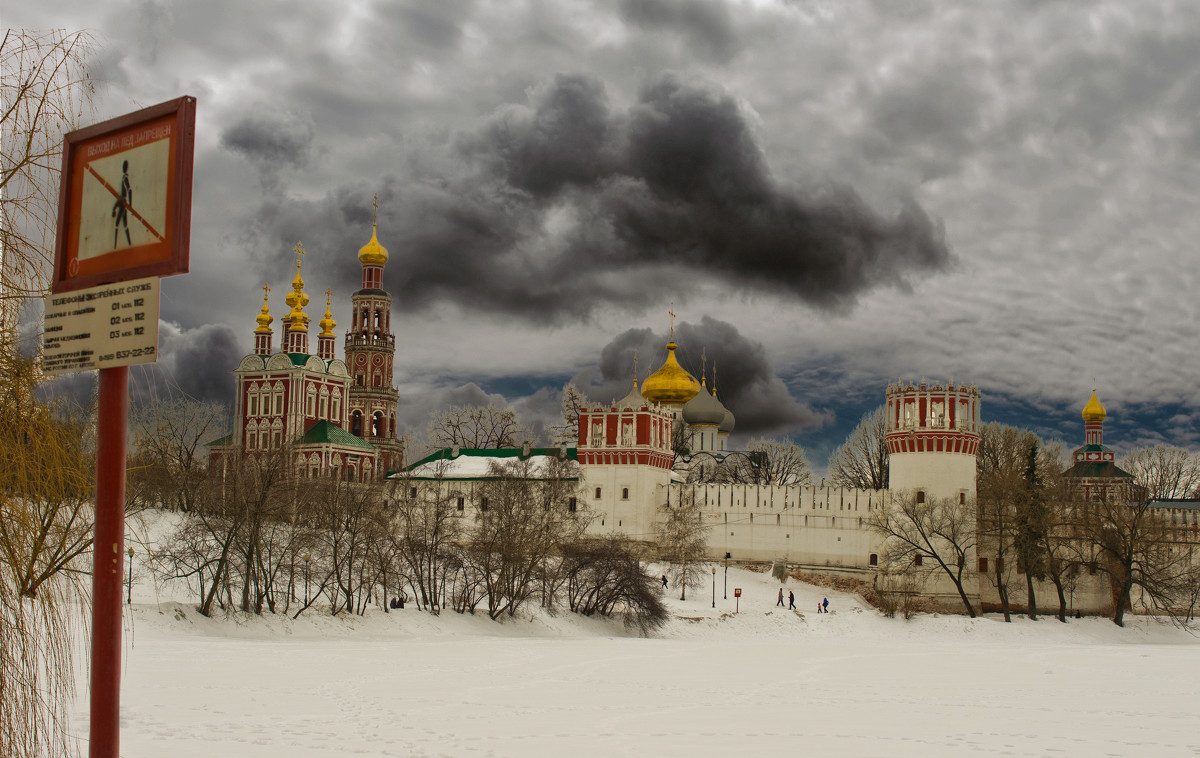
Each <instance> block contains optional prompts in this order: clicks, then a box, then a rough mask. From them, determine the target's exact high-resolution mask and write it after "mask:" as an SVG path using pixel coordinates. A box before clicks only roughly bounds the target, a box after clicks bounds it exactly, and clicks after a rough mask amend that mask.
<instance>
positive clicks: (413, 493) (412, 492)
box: [408, 487, 417, 497]
mask: <svg viewBox="0 0 1200 758" xmlns="http://www.w3.org/2000/svg"><path fill="white" fill-rule="evenodd" d="M408 496H409V497H416V496H417V488H416V487H409V488H408Z"/></svg>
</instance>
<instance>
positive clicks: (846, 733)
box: [76, 569, 1200, 758]
mask: <svg viewBox="0 0 1200 758" xmlns="http://www.w3.org/2000/svg"><path fill="white" fill-rule="evenodd" d="M721 579H722V576H721V575H720V574H718V576H717V608H716V609H715V610H714V609H713V608H712V607H711V605H712V595H711V589H710V587H707V586H706V587H704V588H703V589H702V590H700V591H699V592H697V593H696V594H695V595H694V596H689V598H688V600H687V602H678V600H677V599H676V600H674V601H672V608H673V610H674V612H675V614H676V618H675V619H674V620H672V621H671V622H670V623H669V625H668V626H667V627H666V628H665V629H663V630H662V631H661V632H660V633H659V634H658V635H657V636H656V637H655V638H652V639H642V638H637V637H631V636H629V635H627V634H626V632H625V630H624V629H623V628H622V626H621V625H620V624H619V623H612V622H608V621H601V620H594V619H581V618H578V617H575V616H573V615H572V614H560V615H558V616H555V617H546V616H535V617H533V618H529V617H526V618H524V619H521V620H515V621H514V620H510V621H508V622H506V623H496V622H492V621H489V620H488V619H487V618H486V616H482V617H481V616H476V617H471V616H460V615H458V614H454V613H447V614H444V615H442V616H440V617H436V618H435V617H432V616H430V615H428V614H425V613H421V612H416V611H413V610H411V609H406V610H404V611H399V612H393V613H390V614H384V613H382V612H381V611H380V612H375V613H372V614H368V615H367V616H365V617H348V618H339V619H333V618H329V617H327V616H316V615H314V616H312V617H306V618H303V619H301V620H299V621H291V620H290V619H283V618H278V617H276V618H252V619H246V618H244V617H239V618H237V619H206V618H204V617H202V616H200V615H199V614H197V613H195V612H194V611H193V610H192V609H191V607H190V606H189V605H186V604H185V603H179V602H174V599H171V598H165V597H163V596H162V595H161V588H159V589H156V588H155V587H154V586H153V584H152V582H151V581H150V580H149V578H148V577H142V578H141V579H139V580H136V581H135V587H134V600H135V602H134V605H133V607H132V612H131V613H130V614H129V615H128V617H127V627H126V628H127V640H128V644H127V647H126V673H125V679H124V684H123V699H122V719H121V730H122V731H121V740H122V751H121V752H122V755H123V756H125V757H126V758H158V757H159V756H172V757H173V758H191V757H196V758H200V757H201V756H202V757H203V758H211V757H212V756H255V757H257V758H266V757H267V756H270V757H271V758H276V757H281V758H282V757H286V758H310V757H311V758H317V757H322V758H323V757H327V756H347V755H366V756H531V757H537V756H555V757H557V756H563V755H567V756H601V755H605V756H612V755H619V756H742V755H767V754H780V755H786V754H791V753H793V752H795V753H805V754H818V755H835V756H888V757H889V758H905V757H907V756H961V755H971V754H976V755H1015V756H1030V755H1038V756H1197V755H1200V639H1197V638H1195V637H1193V636H1191V635H1189V634H1188V633H1186V632H1183V631H1180V630H1178V629H1175V628H1173V627H1170V626H1168V625H1165V624H1160V623H1156V622H1154V621H1152V620H1148V619H1144V618H1135V619H1132V620H1131V624H1130V626H1129V627H1127V628H1125V629H1119V628H1117V627H1116V626H1114V625H1113V624H1112V623H1111V622H1109V621H1107V620H1104V619H1084V620H1082V621H1072V622H1071V623H1070V624H1068V625H1063V624H1060V623H1058V622H1057V621H1055V620H1053V619H1045V620H1042V621H1038V622H1030V621H1027V620H1020V621H1016V622H1015V623H1013V624H1004V623H1002V622H1001V621H1000V620H998V619H995V618H990V617H989V618H986V619H979V620H974V621H971V620H968V619H966V618H960V617H954V616H925V617H918V618H916V619H914V620H912V621H909V622H904V621H902V620H899V619H886V618H883V617H881V616H879V615H878V614H877V613H876V612H875V611H874V610H872V609H871V608H869V607H866V606H864V605H863V604H861V603H860V602H858V601H857V600H856V599H855V598H854V597H853V596H850V595H843V594H839V593H826V592H825V591H824V590H822V589H820V588H817V587H812V586H808V585H803V584H797V583H795V582H790V583H789V584H788V588H789V589H791V590H793V591H794V592H795V593H796V598H797V600H796V602H797V605H798V606H799V607H800V608H801V609H802V612H789V611H785V610H783V609H782V608H776V607H774V604H775V598H776V592H777V590H778V586H779V585H778V584H776V583H774V582H773V581H772V580H771V579H770V578H769V577H768V576H765V575H763V574H756V573H753V572H750V571H743V570H736V569H731V570H730V572H729V599H728V600H724V599H723V598H722V584H721ZM734 587H742V588H743V590H744V594H743V597H742V599H741V604H740V605H741V610H740V613H738V614H736V615H734V613H733V611H734V597H733V588H734ZM825 594H829V599H830V604H831V605H830V608H831V610H832V611H833V612H832V613H829V614H821V615H818V614H817V613H816V604H817V602H818V600H820V599H821V597H823V596H824V595H825ZM675 597H676V598H677V594H676V596H675ZM179 599H181V600H182V599H183V598H179ZM80 702H81V704H83V705H84V706H85V705H86V697H81V699H80ZM86 718H87V714H86V707H82V708H81V711H80V720H79V721H78V722H77V723H76V726H77V727H78V728H80V729H81V730H82V733H83V734H86Z"/></svg>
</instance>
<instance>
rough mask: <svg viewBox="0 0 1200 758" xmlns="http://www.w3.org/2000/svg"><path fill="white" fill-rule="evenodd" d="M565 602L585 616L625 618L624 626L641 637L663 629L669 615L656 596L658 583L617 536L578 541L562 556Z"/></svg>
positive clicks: (630, 546)
mask: <svg viewBox="0 0 1200 758" xmlns="http://www.w3.org/2000/svg"><path fill="white" fill-rule="evenodd" d="M563 563H564V570H563V574H564V577H565V580H566V585H567V603H568V606H569V607H570V609H571V610H572V611H574V612H575V613H579V614H581V615H584V616H591V615H593V614H597V613H598V614H600V615H602V616H611V615H613V614H614V613H618V612H620V613H622V614H623V615H624V621H625V625H626V626H627V627H634V628H636V629H638V631H639V632H641V633H642V634H647V633H649V632H650V631H652V630H653V629H656V628H657V627H659V626H662V625H663V624H664V623H665V622H666V621H667V619H668V618H670V613H669V611H668V610H667V608H666V606H665V605H664V604H663V602H662V598H661V597H660V595H659V593H658V580H657V579H656V578H655V577H652V576H650V575H649V574H647V573H646V571H645V569H644V568H643V567H642V562H641V560H640V559H639V555H638V552H637V550H636V549H635V548H634V547H633V543H632V542H631V541H630V540H629V539H628V538H625V537H621V536H620V535H612V536H609V537H606V538H604V539H601V540H581V541H579V542H577V543H575V544H573V545H569V546H568V547H567V549H566V551H565V554H564V557H563Z"/></svg>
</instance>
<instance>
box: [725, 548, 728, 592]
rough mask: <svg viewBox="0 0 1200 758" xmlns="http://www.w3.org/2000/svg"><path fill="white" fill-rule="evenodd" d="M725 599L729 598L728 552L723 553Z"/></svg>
mask: <svg viewBox="0 0 1200 758" xmlns="http://www.w3.org/2000/svg"><path fill="white" fill-rule="evenodd" d="M725 599H726V600H728V599H729V553H726V554H725Z"/></svg>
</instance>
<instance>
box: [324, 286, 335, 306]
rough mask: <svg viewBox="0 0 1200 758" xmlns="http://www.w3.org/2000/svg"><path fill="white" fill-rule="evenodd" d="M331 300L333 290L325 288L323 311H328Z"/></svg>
mask: <svg viewBox="0 0 1200 758" xmlns="http://www.w3.org/2000/svg"><path fill="white" fill-rule="evenodd" d="M332 300H333V290H331V289H329V288H328V287H326V288H325V310H329V303H330V301H332Z"/></svg>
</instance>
